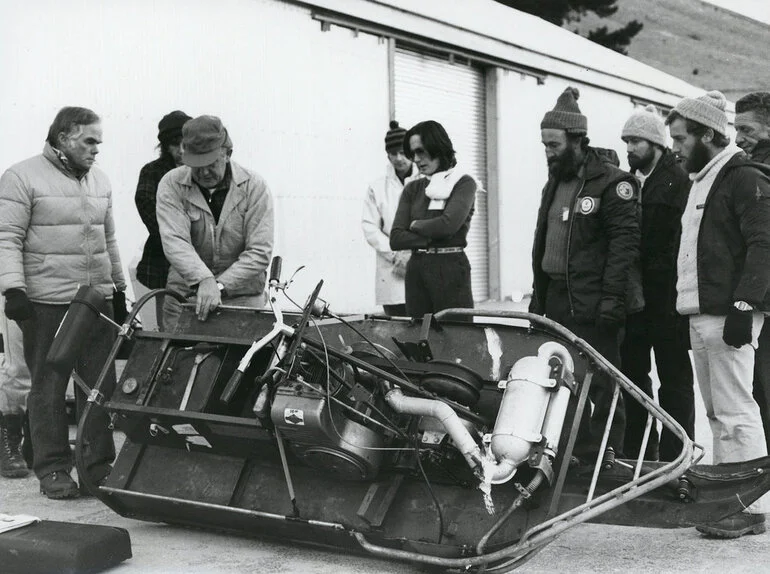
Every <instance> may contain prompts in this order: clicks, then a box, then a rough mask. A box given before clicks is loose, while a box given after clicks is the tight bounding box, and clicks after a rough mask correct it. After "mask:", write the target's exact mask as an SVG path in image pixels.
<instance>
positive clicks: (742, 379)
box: [690, 313, 770, 514]
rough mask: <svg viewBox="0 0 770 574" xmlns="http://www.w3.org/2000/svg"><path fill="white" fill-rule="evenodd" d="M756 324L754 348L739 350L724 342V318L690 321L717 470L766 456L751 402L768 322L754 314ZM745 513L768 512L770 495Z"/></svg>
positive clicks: (756, 410)
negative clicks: (756, 353)
mask: <svg viewBox="0 0 770 574" xmlns="http://www.w3.org/2000/svg"><path fill="white" fill-rule="evenodd" d="M753 320H754V321H753V330H752V335H753V337H752V339H753V340H752V343H751V345H743V346H742V347H741V348H740V349H736V348H735V347H732V346H730V345H728V344H726V343H725V342H724V341H723V340H722V330H723V329H724V325H725V316H724V315H721V316H720V315H691V316H690V342H691V344H692V352H693V358H694V359H695V374H696V377H697V379H698V386H699V387H700V392H701V396H702V397H703V403H704V404H705V406H706V416H707V417H708V421H709V426H710V427H711V434H712V435H713V457H714V463H715V464H719V463H723V462H741V461H744V460H751V459H754V458H760V457H763V456H766V455H767V447H766V443H765V432H764V429H763V427H762V419H761V417H760V415H759V406H758V405H757V403H756V401H755V400H754V397H753V396H752V386H753V380H754V350H755V349H756V347H757V337H759V332H760V331H761V330H762V323H763V321H764V316H763V315H762V313H754V314H753ZM747 512H750V513H753V514H761V513H765V512H770V494H765V495H764V496H762V497H761V498H760V499H759V500H757V501H756V502H754V503H752V504H751V505H749V506H748V507H747Z"/></svg>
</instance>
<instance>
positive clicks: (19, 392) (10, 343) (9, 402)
mask: <svg viewBox="0 0 770 574" xmlns="http://www.w3.org/2000/svg"><path fill="white" fill-rule="evenodd" d="M0 333H2V335H3V347H4V351H3V354H2V355H1V357H2V360H0V413H2V414H5V415H10V414H16V413H20V412H21V411H24V410H26V408H27V394H28V393H29V387H30V384H31V381H30V378H29V369H27V363H26V362H25V361H24V341H23V338H22V335H21V329H19V325H18V324H17V323H16V321H11V320H10V319H8V317H6V316H5V297H2V296H0Z"/></svg>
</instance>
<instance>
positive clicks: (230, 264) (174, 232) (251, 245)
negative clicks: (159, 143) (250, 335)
mask: <svg viewBox="0 0 770 574" xmlns="http://www.w3.org/2000/svg"><path fill="white" fill-rule="evenodd" d="M230 166H231V170H232V178H231V180H230V188H229V190H228V192H227V197H226V198H225V203H224V205H223V206H222V213H221V214H220V216H219V221H218V222H216V223H215V222H214V215H213V213H212V212H211V209H210V207H209V205H208V202H207V201H206V200H205V199H204V197H203V194H202V193H201V192H200V190H199V189H198V187H197V185H196V184H195V182H194V181H193V179H192V174H191V170H190V168H189V167H187V166H181V167H178V168H176V169H172V170H171V171H170V172H168V173H167V174H166V175H164V176H163V179H161V180H160V184H159V185H158V196H157V208H156V209H157V216H158V228H159V230H160V236H161V239H162V240H163V251H164V252H165V254H166V257H167V258H168V261H169V263H171V270H170V271H169V275H168V284H167V286H168V288H169V289H173V290H175V291H178V292H180V293H183V294H187V293H188V292H189V291H190V289H192V288H193V287H195V286H197V285H198V283H200V282H201V281H202V280H204V279H206V278H208V277H214V278H216V280H217V281H218V282H219V283H222V285H224V287H225V289H226V292H227V296H228V297H242V296H245V297H246V299H244V300H243V301H242V303H243V304H245V305H261V304H262V303H263V302H264V297H263V293H264V290H265V279H266V276H267V271H266V270H267V266H268V265H269V263H270V257H271V255H272V252H273V217H274V216H273V198H272V196H271V194H270V189H269V188H268V187H267V183H266V182H265V180H264V179H262V178H261V177H260V176H259V175H257V174H256V173H254V172H251V171H249V170H247V169H245V168H243V167H241V166H239V165H238V164H237V163H235V162H234V161H230ZM249 297H250V298H251V299H250V300H249Z"/></svg>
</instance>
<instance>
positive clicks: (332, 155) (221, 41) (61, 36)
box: [0, 0, 388, 311]
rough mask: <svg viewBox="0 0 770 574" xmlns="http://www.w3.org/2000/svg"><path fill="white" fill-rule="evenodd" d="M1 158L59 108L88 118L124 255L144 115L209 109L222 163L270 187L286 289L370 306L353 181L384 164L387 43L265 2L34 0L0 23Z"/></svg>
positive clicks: (147, 134)
mask: <svg viewBox="0 0 770 574" xmlns="http://www.w3.org/2000/svg"><path fill="white" fill-rule="evenodd" d="M0 38H2V50H0V77H2V78H3V88H2V90H0V126H2V130H3V138H0V169H5V168H6V167H8V166H10V165H11V164H13V163H15V162H18V161H20V160H22V159H25V158H27V157H29V156H32V155H35V154H37V153H40V151H41V150H42V147H43V142H44V139H45V137H46V134H47V131H48V127H49V126H50V123H51V121H52V120H53V117H54V115H55V114H56V112H57V111H58V109H59V108H61V107H62V106H65V105H79V106H84V107H89V108H92V109H93V110H94V111H96V112H97V113H98V114H99V115H100V116H101V117H102V120H103V129H104V143H103V145H102V146H101V153H100V155H99V158H98V162H99V165H100V167H101V168H102V169H103V170H104V171H105V172H106V173H107V174H108V176H109V177H110V179H111V181H112V185H113V193H114V205H115V213H116V219H117V230H118V231H117V232H118V241H119V244H120V247H121V253H122V256H123V260H124V266H127V265H128V263H129V261H130V260H131V259H133V258H134V257H135V256H136V255H137V254H138V252H139V250H140V248H141V246H142V245H143V244H144V240H145V238H146V231H145V229H144V226H143V225H142V224H141V221H140V219H139V216H138V214H137V213H136V208H135V206H134V202H133V195H134V191H135V188H136V181H137V177H138V174H139V170H140V168H141V166H142V165H143V164H144V163H146V162H148V161H151V160H152V159H154V157H156V155H157V153H156V151H155V150H154V147H155V145H156V144H157V139H156V136H157V123H158V121H159V119H160V118H161V117H162V116H163V115H164V114H166V113H167V112H169V111H171V110H174V109H182V110H184V111H186V112H187V113H188V114H190V115H192V116H197V115H200V114H214V115H218V116H220V117H221V118H222V120H223V122H224V124H225V126H226V127H227V128H228V130H229V132H230V134H231V137H232V139H233V142H234V146H235V149H234V154H233V158H234V159H235V161H237V162H240V163H241V164H243V165H244V166H246V167H249V168H251V169H253V170H255V171H257V172H258V173H260V174H261V175H262V176H263V177H265V179H266V180H267V181H268V183H269V185H270V187H271V189H272V191H273V194H274V196H275V199H276V206H277V219H276V249H275V253H276V254H280V255H283V257H284V274H287V273H290V272H291V271H292V270H293V269H294V268H296V267H298V266H299V265H303V264H304V265H306V266H307V267H306V269H305V270H304V271H303V272H302V273H300V274H299V275H298V276H297V280H296V283H295V286H294V287H293V288H292V290H291V291H290V294H292V295H293V297H294V298H295V299H296V300H297V301H299V302H303V301H304V299H305V297H306V296H307V294H309V293H310V291H311V290H312V288H313V287H314V286H315V283H316V282H317V281H318V280H319V279H321V278H323V279H324V280H325V285H324V289H323V291H322V296H323V297H324V298H325V299H327V300H328V301H330V302H331V303H332V305H333V307H334V308H336V309H337V310H338V311H355V310H361V309H370V308H373V306H374V294H373V293H374V286H373V274H374V255H373V251H372V250H371V249H370V248H369V246H368V245H367V244H366V243H365V241H364V240H363V237H362V233H361V228H360V214H361V200H362V198H363V196H364V192H365V189H366V185H367V183H368V182H369V181H370V180H372V179H374V178H376V177H378V176H379V175H380V173H381V172H382V171H383V169H384V165H385V162H386V161H387V160H386V157H385V153H384V150H383V145H382V138H383V137H384V134H385V131H386V130H387V125H388V69H387V44H386V43H385V42H384V41H381V40H379V39H378V38H377V37H374V36H369V35H365V34H360V35H358V36H356V35H354V34H353V32H351V31H349V30H345V29H340V28H336V27H332V28H331V30H329V31H327V32H322V31H321V27H320V24H319V23H318V22H316V21H314V20H312V19H311V16H310V12H309V10H306V9H304V8H301V7H298V6H295V5H291V4H286V3H281V2H276V1H274V0H217V1H216V2H212V1H211V0H187V1H185V2H178V1H174V0H154V1H152V2H151V1H149V0H142V1H137V2H125V1H117V0H114V1H104V2H101V1H98V0H73V1H71V2H67V3H64V4H63V3H61V2H57V1H55V0H37V1H36V2H34V3H30V2H27V3H5V4H4V6H3V18H2V19H0Z"/></svg>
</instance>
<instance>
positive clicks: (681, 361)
mask: <svg viewBox="0 0 770 574" xmlns="http://www.w3.org/2000/svg"><path fill="white" fill-rule="evenodd" d="M688 330H689V327H688V320H687V318H686V317H679V318H678V319H677V320H674V321H669V322H667V324H662V323H661V322H660V321H658V322H655V321H651V320H650V319H649V317H647V315H646V314H645V313H644V312H641V313H634V314H633V315H631V316H629V317H628V319H627V321H626V335H625V338H624V339H623V343H622V344H621V346H620V364H621V370H622V371H623V374H625V375H626V376H627V377H628V378H629V379H630V380H631V382H632V383H634V384H635V385H636V386H637V387H639V388H640V389H641V390H642V391H644V392H645V393H647V396H649V397H652V396H653V394H652V379H651V378H650V370H651V369H652V361H651V359H650V351H653V350H654V351H655V365H656V366H657V371H658V378H659V379H660V390H659V391H658V401H659V404H660V406H661V407H663V410H665V411H666V412H667V413H668V414H670V415H671V416H672V417H673V418H674V420H676V421H677V422H678V423H679V424H680V425H682V428H683V429H684V430H685V432H686V433H687V436H689V437H690V438H693V437H694V436H695V396H694V391H693V374H692V364H691V363H690V355H689V353H688V351H689V347H690V344H689V340H690V339H689V335H688ZM647 413H648V411H647V409H645V408H644V407H643V406H642V405H641V404H640V403H638V402H637V401H636V399H633V398H631V397H630V396H626V442H625V451H624V452H625V454H626V456H628V457H631V458H636V457H637V456H639V449H640V448H641V446H642V437H643V435H644V427H645V425H646V424H647ZM655 422H656V421H655V420H654V419H653V424H652V429H651V431H650V438H649V441H648V443H647V449H646V453H645V458H646V459H648V460H657V459H658V458H659V459H660V460H662V461H672V460H674V459H675V458H676V457H677V456H679V454H680V453H681V452H682V441H680V440H679V439H678V438H676V437H675V436H674V434H673V433H672V432H671V431H669V430H668V429H667V428H665V427H663V430H662V432H661V435H660V440H659V439H658V431H657V429H656V424H655ZM656 455H657V456H656Z"/></svg>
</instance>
